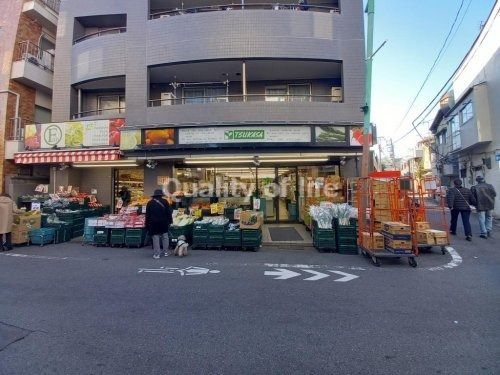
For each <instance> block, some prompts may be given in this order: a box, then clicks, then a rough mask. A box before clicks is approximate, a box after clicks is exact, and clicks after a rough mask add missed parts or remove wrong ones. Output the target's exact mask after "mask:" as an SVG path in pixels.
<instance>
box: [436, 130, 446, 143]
mask: <svg viewBox="0 0 500 375" xmlns="http://www.w3.org/2000/svg"><path fill="white" fill-rule="evenodd" d="M437 142H438V144H439V145H445V144H446V129H445V130H443V131H442V132H441V133H439V134H438V135H437Z"/></svg>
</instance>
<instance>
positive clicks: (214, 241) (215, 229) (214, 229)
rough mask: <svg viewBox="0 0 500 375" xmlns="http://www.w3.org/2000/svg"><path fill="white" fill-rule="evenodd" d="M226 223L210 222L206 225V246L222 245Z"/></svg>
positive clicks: (220, 246) (218, 246)
mask: <svg viewBox="0 0 500 375" xmlns="http://www.w3.org/2000/svg"><path fill="white" fill-rule="evenodd" d="M226 228H227V225H218V224H212V223H211V224H210V225H209V226H208V240H207V246H208V247H217V248H222V246H224V232H225V230H226Z"/></svg>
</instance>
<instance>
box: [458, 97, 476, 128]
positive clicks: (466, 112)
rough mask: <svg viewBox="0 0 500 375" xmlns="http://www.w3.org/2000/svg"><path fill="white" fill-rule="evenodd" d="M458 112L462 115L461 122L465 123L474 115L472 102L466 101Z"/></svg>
mask: <svg viewBox="0 0 500 375" xmlns="http://www.w3.org/2000/svg"><path fill="white" fill-rule="evenodd" d="M460 114H461V115H462V124H465V123H466V122H467V121H469V120H470V119H471V118H472V117H474V111H473V109H472V102H469V103H467V104H466V105H465V106H464V107H463V108H462V110H461V111H460Z"/></svg>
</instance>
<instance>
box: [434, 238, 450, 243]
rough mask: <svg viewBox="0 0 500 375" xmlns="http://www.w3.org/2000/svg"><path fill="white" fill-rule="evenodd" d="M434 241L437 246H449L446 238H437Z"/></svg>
mask: <svg viewBox="0 0 500 375" xmlns="http://www.w3.org/2000/svg"><path fill="white" fill-rule="evenodd" d="M434 241H436V245H448V238H446V237H436V238H435V239H434Z"/></svg>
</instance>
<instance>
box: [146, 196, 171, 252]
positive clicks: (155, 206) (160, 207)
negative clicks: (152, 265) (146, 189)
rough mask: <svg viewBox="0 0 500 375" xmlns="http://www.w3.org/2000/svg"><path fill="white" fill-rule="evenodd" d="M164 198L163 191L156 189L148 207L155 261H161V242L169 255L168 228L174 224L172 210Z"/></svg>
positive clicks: (147, 221)
mask: <svg viewBox="0 0 500 375" xmlns="http://www.w3.org/2000/svg"><path fill="white" fill-rule="evenodd" d="M164 196H165V194H163V191H162V190H161V189H156V190H155V192H154V193H153V195H152V197H151V198H152V199H151V200H150V201H149V202H148V204H147V206H146V229H147V230H148V232H149V235H150V236H151V238H152V240H153V258H154V259H160V254H161V247H160V241H161V242H162V245H163V252H164V253H165V256H168V255H169V252H168V248H169V245H170V244H169V241H168V228H169V227H170V225H171V224H172V209H171V208H170V204H169V203H168V202H167V201H166V200H165V199H164V198H163V197H164Z"/></svg>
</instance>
